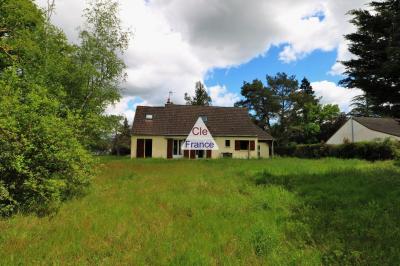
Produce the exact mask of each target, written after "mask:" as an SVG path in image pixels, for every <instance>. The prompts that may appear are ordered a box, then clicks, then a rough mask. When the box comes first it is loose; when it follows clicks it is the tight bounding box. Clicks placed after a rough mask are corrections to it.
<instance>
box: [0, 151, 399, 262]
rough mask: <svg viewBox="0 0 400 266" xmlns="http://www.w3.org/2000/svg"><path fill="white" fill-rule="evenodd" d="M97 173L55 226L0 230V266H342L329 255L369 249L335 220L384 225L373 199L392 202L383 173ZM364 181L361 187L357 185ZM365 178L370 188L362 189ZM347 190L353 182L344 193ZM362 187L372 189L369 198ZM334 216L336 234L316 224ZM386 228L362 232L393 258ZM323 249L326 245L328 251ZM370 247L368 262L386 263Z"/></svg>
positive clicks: (219, 166)
mask: <svg viewBox="0 0 400 266" xmlns="http://www.w3.org/2000/svg"><path fill="white" fill-rule="evenodd" d="M98 170H99V171H98V172H99V174H98V176H97V177H96V178H95V180H94V185H93V187H92V188H91V191H90V193H89V194H88V195H87V196H86V197H84V198H81V199H76V200H72V201H70V202H68V203H67V204H65V205H64V206H63V207H62V208H61V209H60V211H59V213H58V214H57V215H55V216H53V217H46V218H38V217H35V216H21V215H17V216H16V217H14V218H12V219H7V220H3V221H0V232H1V234H0V264H1V265H3V264H4V265H14V264H23V265H26V264H42V265H48V264H63V265H64V264H65V265H76V264H83V265H85V264H105V265H118V264H130V265H217V264H224V265H225V264H226V265H265V264H267V265H288V264H292V265H320V264H321V263H324V262H325V263H338V264H339V263H340V262H343V261H345V260H344V259H343V256H340V254H339V255H338V256H336V257H335V256H332V255H331V254H336V253H335V252H336V251H335V250H336V248H337V247H339V248H340V249H338V250H340V251H341V252H343V250H347V248H348V247H350V248H352V247H354V246H355V247H358V249H356V248H354V249H351V250H355V251H357V252H359V253H360V259H359V260H349V261H348V262H349V263H352V262H356V263H357V262H363V260H362V259H364V258H365V257H363V256H365V254H364V253H363V252H362V251H363V250H364V248H366V250H369V248H370V246H369V244H368V245H365V246H364V245H363V244H362V243H363V241H364V239H365V237H364V236H363V235H364V233H365V230H367V229H368V228H370V227H368V226H369V224H368V223H367V220H368V219H367V220H366V221H365V223H364V222H360V223H358V222H355V221H354V219H356V218H357V219H358V215H361V214H360V213H356V214H355V216H354V217H351V216H347V214H349V213H351V210H353V207H357V206H370V205H371V204H372V205H371V206H372V207H371V208H375V209H376V210H380V211H377V212H376V213H375V214H384V213H385V212H386V209H385V208H386V207H387V205H383V204H382V202H383V201H380V199H383V198H385V201H384V202H390V200H393V199H394V200H397V199H398V198H400V195H399V194H397V192H396V191H395V190H394V189H393V186H394V185H396V184H397V183H396V182H397V181H396V180H397V179H398V177H397V176H394V173H397V174H399V172H396V171H397V170H395V168H394V166H393V163H392V162H379V163H367V162H364V161H359V160H348V161H345V160H337V159H324V160H300V159H273V160H206V161H189V160H178V161H167V160H130V159H117V160H116V159H114V158H104V159H103V160H102V162H101V164H99V165H98ZM332 173H352V175H349V176H348V179H349V181H348V182H347V181H346V175H347V174H346V175H344V174H343V175H342V176H341V178H333V177H334V176H331V175H335V174H332ZM365 175H367V176H368V179H367V180H368V182H367V181H365V182H362V179H363V177H364V176H365ZM373 175H376V176H377V177H379V178H377V179H376V180H375V181H374V183H372V184H370V183H369V182H372V181H373V177H372V176H373ZM318 177H320V178H321V179H320V181H318ZM354 178H356V179H357V181H350V180H352V179H354ZM282 180H287V181H282ZM388 180H391V181H390V182H392V183H390V182H389V183H388ZM393 182H395V183H393ZM313 186H314V187H313ZM329 187H332V188H333V189H332V191H331V193H327V194H326V195H327V196H326V198H324V197H322V196H320V197H317V196H316V195H317V194H318V193H321V195H322V194H324V193H325V192H327V191H329ZM364 187H367V188H365V189H363V188H364ZM373 187H381V188H382V189H379V192H376V193H375V192H374V191H372V188H373ZM341 188H343V190H344V192H343V195H342V194H340V193H342V191H341ZM383 191H387V192H388V195H389V196H387V195H385V196H384V195H382V193H383ZM316 193H317V194H316ZM369 193H372V194H371V198H368V194H369ZM350 195H351V197H350ZM308 196H309V197H308ZM342 196H343V197H344V198H346V199H347V198H348V197H350V199H348V200H345V201H344V202H345V203H346V204H348V205H343V202H342V201H341V200H340V199H338V200H337V201H334V200H332V199H335V197H336V198H337V197H342ZM314 198H317V200H314ZM358 199H359V201H357V200H358ZM364 201H365V202H366V203H365V204H364V205H363V204H361V203H362V202H364ZM325 202H326V203H329V204H331V206H335V209H334V210H332V212H331V213H325V209H324V208H322V207H321V208H322V209H320V208H319V207H318V206H320V205H321V206H325V205H324V204H326V203H325ZM358 202H361V203H360V205H357V204H358ZM368 202H372V203H368ZM395 202H396V201H394V202H393V204H395ZM316 203H318V204H316ZM336 203H337V204H336ZM368 204H370V205H368ZM373 204H375V205H373ZM315 206H317V207H315ZM342 210H343V213H341V211H342ZM303 211H304V212H305V213H304V217H303V216H302V212H303ZM313 211H315V213H316V214H317V216H316V217H315V219H311V218H312V213H313ZM391 211H394V212H395V211H396V209H392V210H391ZM369 213H370V210H369V209H368V211H367V213H365V215H367V214H369ZM325 214H326V216H324V215H325ZM342 214H343V216H344V218H343V219H344V220H343V221H344V222H341V223H337V224H335V226H336V225H338V226H339V227H335V226H334V227H329V225H324V224H323V223H326V222H327V221H329V217H332V218H333V219H336V218H335V217H341V215H342ZM396 217H397V216H395V215H391V214H390V215H389V214H388V215H387V216H385V217H383V216H379V215H378V216H376V217H374V218H373V219H372V218H371V219H370V220H368V221H369V222H372V221H377V222H378V223H380V224H381V225H385V226H386V227H385V228H382V227H376V228H375V227H374V228H375V229H376V231H374V232H373V233H374V234H379V233H381V234H382V235H381V236H382V237H381V238H375V239H374V240H375V241H383V238H385V237H388V240H389V241H390V245H393V246H394V249H393V250H394V251H396V248H398V244H396V243H395V242H394V241H392V238H391V237H395V236H396V234H395V233H393V234H392V233H385V232H389V231H390V230H396V226H397V228H398V224H397V223H398V221H396V220H393V219H394V218H396ZM310 219H311V220H310ZM374 219H375V220H374ZM383 219H386V220H383ZM352 221H353V223H351V222H352ZM389 221H391V223H390V222H389ZM320 222H321V224H320ZM347 222H349V223H348V224H346V227H345V228H341V227H340V226H342V225H343V224H344V223H347ZM319 225H320V227H321V228H318V226H319ZM358 226H364V228H361V227H360V228H359V227H358ZM328 229H333V230H334V231H335V230H336V232H337V233H336V238H335V233H334V232H333V233H330V234H328V235H327V236H326V237H325V234H326V233H327V232H328V231H327V230H328ZM352 229H353V230H355V231H359V235H357V233H354V234H353V235H351V239H350V237H346V234H347V233H348V231H351V230H352ZM380 230H382V232H381V231H380ZM353 237H354V243H353V242H352V239H353ZM366 237H367V238H368V237H370V235H367V236H366ZM358 238H359V241H358V240H356V239H358ZM325 239H326V241H325ZM335 240H336V241H337V243H338V244H337V245H334V244H332V243H336V242H335ZM326 243H327V245H325V244H326ZM355 243H358V244H357V245H356V244H355ZM380 244H382V245H383V244H384V243H380ZM382 245H381V246H378V248H377V249H379V250H381V252H380V253H378V252H376V254H375V255H374V258H379V257H380V258H382V259H385V258H384V256H385V255H388V254H389V255H390V254H392V253H390V251H388V250H387V249H386V248H385V247H386V246H385V247H384V246H382ZM388 245H389V244H388ZM354 254H356V253H354ZM352 258H353V257H352ZM386 261H388V260H386Z"/></svg>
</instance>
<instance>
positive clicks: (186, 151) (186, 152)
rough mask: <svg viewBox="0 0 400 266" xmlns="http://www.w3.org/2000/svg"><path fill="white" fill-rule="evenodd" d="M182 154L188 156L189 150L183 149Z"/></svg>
mask: <svg viewBox="0 0 400 266" xmlns="http://www.w3.org/2000/svg"><path fill="white" fill-rule="evenodd" d="M183 156H184V157H185V158H189V150H184V151H183Z"/></svg>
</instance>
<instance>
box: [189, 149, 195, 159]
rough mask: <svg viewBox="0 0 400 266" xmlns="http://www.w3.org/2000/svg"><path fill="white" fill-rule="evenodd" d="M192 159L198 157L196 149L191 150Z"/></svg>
mask: <svg viewBox="0 0 400 266" xmlns="http://www.w3.org/2000/svg"><path fill="white" fill-rule="evenodd" d="M190 159H196V151H195V150H190Z"/></svg>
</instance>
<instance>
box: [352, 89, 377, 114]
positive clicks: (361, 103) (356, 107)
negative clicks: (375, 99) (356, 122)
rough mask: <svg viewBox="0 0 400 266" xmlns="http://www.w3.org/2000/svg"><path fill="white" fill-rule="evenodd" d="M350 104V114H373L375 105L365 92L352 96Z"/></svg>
mask: <svg viewBox="0 0 400 266" xmlns="http://www.w3.org/2000/svg"><path fill="white" fill-rule="evenodd" d="M350 106H351V107H352V109H351V111H350V114H351V115H352V116H365V117H370V116H374V115H375V113H374V112H373V110H374V107H375V106H374V105H373V104H372V101H371V100H370V99H369V97H368V96H367V95H366V94H361V95H357V96H355V97H353V99H352V100H351V105H350Z"/></svg>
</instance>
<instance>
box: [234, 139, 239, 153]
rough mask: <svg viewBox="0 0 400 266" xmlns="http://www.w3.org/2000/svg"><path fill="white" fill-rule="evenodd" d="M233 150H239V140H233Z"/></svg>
mask: <svg viewBox="0 0 400 266" xmlns="http://www.w3.org/2000/svg"><path fill="white" fill-rule="evenodd" d="M235 151H240V141H239V140H235Z"/></svg>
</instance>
